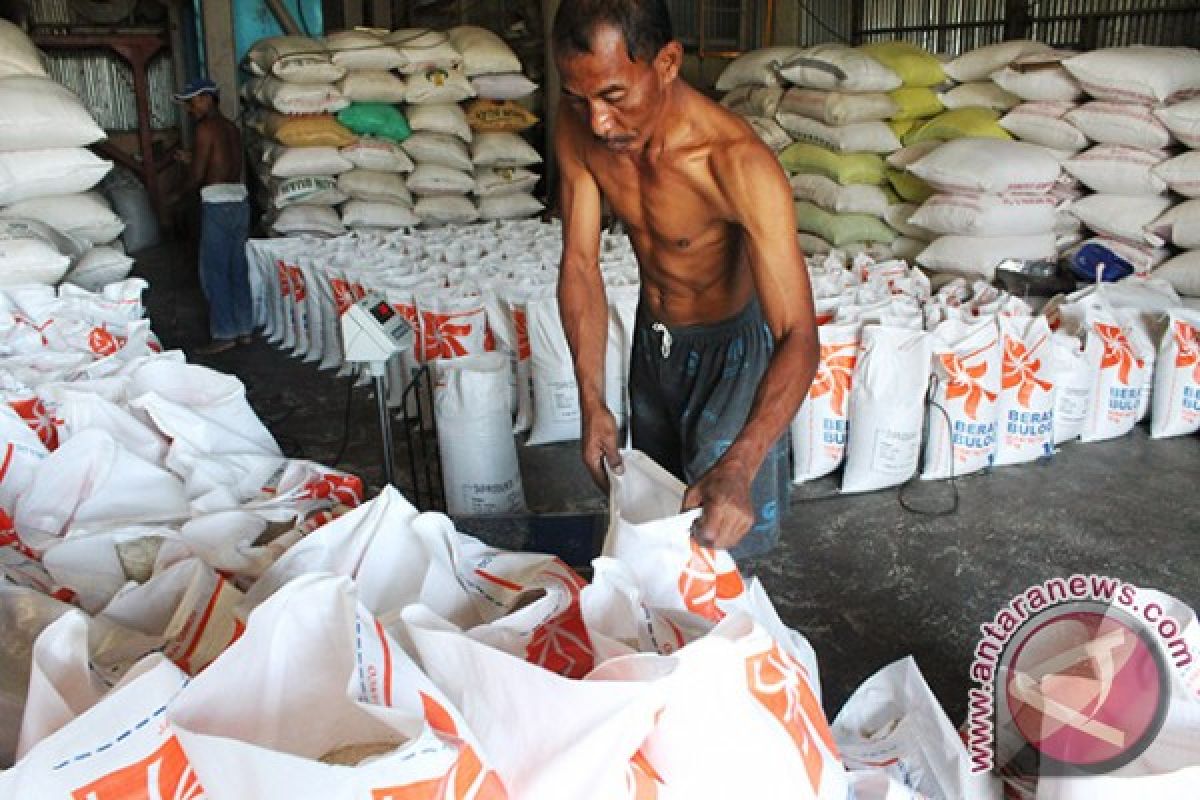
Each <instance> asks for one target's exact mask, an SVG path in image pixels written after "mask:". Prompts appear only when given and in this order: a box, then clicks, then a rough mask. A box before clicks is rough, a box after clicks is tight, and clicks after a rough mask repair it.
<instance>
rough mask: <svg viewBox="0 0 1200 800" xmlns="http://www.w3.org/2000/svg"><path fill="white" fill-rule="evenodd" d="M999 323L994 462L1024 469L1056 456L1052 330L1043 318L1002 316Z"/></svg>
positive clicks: (997, 319) (998, 319)
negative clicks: (1000, 360) (1000, 359)
mask: <svg viewBox="0 0 1200 800" xmlns="http://www.w3.org/2000/svg"><path fill="white" fill-rule="evenodd" d="M996 321H997V323H998V324H999V326H1000V339H1001V349H1002V350H1003V353H1004V355H1003V367H1002V381H1001V387H1000V394H999V396H998V398H997V400H996V419H997V431H996V460H995V463H996V464H997V465H1005V464H1025V463H1028V462H1030V461H1036V460H1037V459H1039V458H1044V457H1046V456H1050V455H1053V454H1054V381H1053V374H1052V370H1051V359H1052V357H1053V356H1052V353H1051V348H1052V343H1051V338H1050V325H1049V324H1048V323H1047V321H1046V318H1045V317H1040V316H1039V317H1012V316H1008V315H1001V316H998V317H997V318H996Z"/></svg>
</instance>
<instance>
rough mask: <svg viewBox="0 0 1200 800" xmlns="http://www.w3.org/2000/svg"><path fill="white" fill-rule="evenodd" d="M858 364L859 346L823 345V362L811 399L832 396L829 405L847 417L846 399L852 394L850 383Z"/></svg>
mask: <svg viewBox="0 0 1200 800" xmlns="http://www.w3.org/2000/svg"><path fill="white" fill-rule="evenodd" d="M857 362H858V345H856V344H823V345H821V361H820V363H819V364H818V365H817V377H816V378H814V379H813V382H812V389H811V390H810V391H809V393H808V394H809V397H821V396H822V395H826V394H831V395H832V397H831V398H830V401H829V404H830V405H831V406H832V407H833V410H834V412H835V413H837V414H838V415H839V416H845V415H846V397H847V396H849V394H850V381H851V379H852V378H853V377H854V365H855V364H856V363H857Z"/></svg>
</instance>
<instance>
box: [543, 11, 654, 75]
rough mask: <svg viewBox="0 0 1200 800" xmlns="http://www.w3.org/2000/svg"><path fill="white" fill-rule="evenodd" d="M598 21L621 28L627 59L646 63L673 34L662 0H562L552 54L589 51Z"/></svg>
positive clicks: (555, 18) (599, 23) (557, 15)
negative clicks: (553, 52)
mask: <svg viewBox="0 0 1200 800" xmlns="http://www.w3.org/2000/svg"><path fill="white" fill-rule="evenodd" d="M600 25H611V26H612V27H614V28H616V29H617V30H619V31H620V32H621V36H622V37H624V39H625V50H626V51H627V52H628V53H629V59H630V60H631V61H645V62H646V63H650V62H651V61H653V60H654V57H655V56H656V55H658V51H659V50H661V49H662V48H663V46H664V45H666V44H667V43H668V42H670V41H671V40H672V39H674V38H675V37H674V35H673V34H672V32H671V15H670V13H669V12H668V11H667V1H666V0H563V2H562V5H560V6H559V7H558V13H557V14H556V15H555V17H554V31H553V33H552V34H551V38H552V41H553V43H554V50H555V53H556V55H559V56H566V55H575V54H579V53H590V52H592V34H594V33H595V32H596V28H597V27H598V26H600Z"/></svg>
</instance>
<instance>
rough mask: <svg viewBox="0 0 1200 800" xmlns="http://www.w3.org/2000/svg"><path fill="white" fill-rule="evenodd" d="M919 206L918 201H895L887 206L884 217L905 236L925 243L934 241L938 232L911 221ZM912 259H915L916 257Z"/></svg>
mask: <svg viewBox="0 0 1200 800" xmlns="http://www.w3.org/2000/svg"><path fill="white" fill-rule="evenodd" d="M919 208H920V206H919V205H918V204H917V203H893V204H891V205H890V206H888V207H887V213H885V214H884V217H883V218H884V220H885V221H886V222H887V224H888V225H890V226H891V227H892V228H894V229H895V230H896V231H897V232H898V233H900V234H901V235H903V236H906V237H908V238H910V239H915V240H917V241H921V242H925V243H928V242H932V241H933V240H934V239H936V238H937V234H936V233H934V232H933V231H931V230H929V229H928V228H922V227H921V226H920V225H913V224H912V222H911V221H910V220H912V216H913V214H915V213H917V209H919ZM910 260H913V261H915V260H916V259H915V258H914V259H910Z"/></svg>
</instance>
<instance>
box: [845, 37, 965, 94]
mask: <svg viewBox="0 0 1200 800" xmlns="http://www.w3.org/2000/svg"><path fill="white" fill-rule="evenodd" d="M859 49H860V50H863V51H865V52H866V53H867V55H869V56H871V57H872V58H874V59H875V60H876V61H878V62H879V63H880V64H883V65H884V66H885V67H888V68H890V69H891V70H892V72H895V73H896V74H897V75H899V76H900V80H902V81H903V82H904V85H905V86H937V85H938V84H941V83H945V82H946V73H945V71H943V70H942V62H940V61H938V60H937V57H936V56H934V55H933V54H931V53H930V52H929V51H927V50H924V49H922V48H920V47H917V46H916V45H915V44H912V43H911V42H901V41H896V42H872V43H870V44H864V45H862V46H860V47H859Z"/></svg>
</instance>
